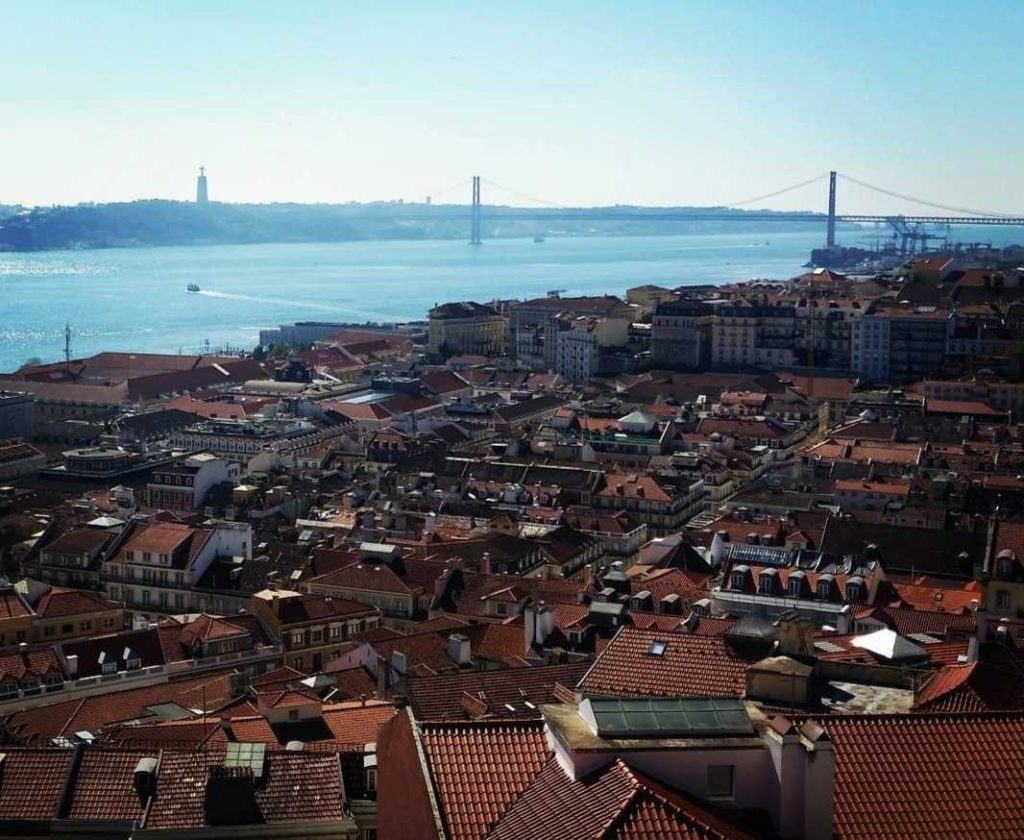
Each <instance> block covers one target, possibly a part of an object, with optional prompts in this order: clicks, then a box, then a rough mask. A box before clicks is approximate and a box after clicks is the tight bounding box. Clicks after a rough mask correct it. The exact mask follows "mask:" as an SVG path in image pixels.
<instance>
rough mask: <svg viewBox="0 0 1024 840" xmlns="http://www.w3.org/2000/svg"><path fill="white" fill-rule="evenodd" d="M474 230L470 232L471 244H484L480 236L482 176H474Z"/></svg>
mask: <svg viewBox="0 0 1024 840" xmlns="http://www.w3.org/2000/svg"><path fill="white" fill-rule="evenodd" d="M472 219H473V221H472V230H471V233H470V238H469V244H470V245H482V244H483V240H482V239H481V238H480V176H479V175H474V176H473V216H472Z"/></svg>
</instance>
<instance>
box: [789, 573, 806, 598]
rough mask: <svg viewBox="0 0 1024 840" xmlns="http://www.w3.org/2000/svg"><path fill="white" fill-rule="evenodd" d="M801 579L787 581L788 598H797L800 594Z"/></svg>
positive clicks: (801, 588)
mask: <svg viewBox="0 0 1024 840" xmlns="http://www.w3.org/2000/svg"><path fill="white" fill-rule="evenodd" d="M803 583H804V582H803V579H802V578H798V577H791V578H790V579H789V597H790V598H799V597H800V593H801V592H802V591H803Z"/></svg>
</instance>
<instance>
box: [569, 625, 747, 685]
mask: <svg viewBox="0 0 1024 840" xmlns="http://www.w3.org/2000/svg"><path fill="white" fill-rule="evenodd" d="M655 640H658V641H663V642H665V650H664V653H663V654H662V655H660V656H654V655H652V654H650V653H648V650H649V649H650V647H651V643H652V642H654V641H655ZM754 661H755V660H752V659H749V658H746V657H743V656H741V655H740V654H739V653H737V652H736V651H735V650H734V649H733V647H732V646H731V645H730V644H729V642H728V641H727V640H726V639H724V638H722V637H720V636H704V635H691V634H679V633H666V632H664V631H662V630H641V629H639V628H636V627H623V628H622V629H621V630H620V631H619V632H618V634H616V636H615V637H614V638H613V639H612V640H611V642H610V643H609V644H608V646H607V647H606V648H605V649H604V651H602V653H601V654H600V655H599V656H598V657H597V660H596V661H595V662H594V665H593V667H592V668H591V669H590V671H589V672H588V673H587V674H586V676H584V677H583V679H582V680H580V684H579V689H580V690H581V691H584V692H587V693H593V694H611V695H652V696H662V697H664V696H687V695H688V696H698V697H702V696H733V697H742V696H743V694H744V693H745V692H746V687H747V683H746V673H747V668H748V667H749V666H750V665H751V664H752V663H753V662H754Z"/></svg>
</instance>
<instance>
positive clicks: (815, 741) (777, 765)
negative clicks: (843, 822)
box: [764, 715, 835, 840]
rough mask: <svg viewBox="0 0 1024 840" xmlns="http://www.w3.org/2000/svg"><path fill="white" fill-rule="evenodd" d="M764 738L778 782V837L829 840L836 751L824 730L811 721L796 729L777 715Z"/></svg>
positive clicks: (785, 719)
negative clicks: (821, 839) (823, 839)
mask: <svg viewBox="0 0 1024 840" xmlns="http://www.w3.org/2000/svg"><path fill="white" fill-rule="evenodd" d="M764 737H765V739H766V741H767V742H768V749H769V752H770V753H771V756H772V761H771V762H770V766H772V767H774V769H775V773H776V775H777V777H778V783H779V784H778V796H779V802H778V809H777V810H778V813H779V823H778V826H777V830H778V834H779V836H781V837H807V838H811V837H813V838H818V837H821V838H828V840H831V838H832V836H833V832H832V819H833V810H834V788H835V753H834V751H833V748H832V742H831V741H830V740H829V738H828V735H827V734H826V733H825V730H824V729H823V728H822V727H821V726H820V725H819V724H817V723H815V722H814V721H807V722H806V723H805V724H804V725H803V726H802V727H801V728H800V729H799V730H797V728H796V727H795V726H794V725H793V724H792V723H791V722H790V721H789V720H788V719H787V718H785V717H783V716H781V715H779V716H778V717H776V718H775V719H773V720H772V721H771V722H770V724H769V726H768V729H767V731H766V732H765V736H764Z"/></svg>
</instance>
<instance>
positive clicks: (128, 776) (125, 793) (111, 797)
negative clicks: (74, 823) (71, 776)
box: [67, 749, 153, 821]
mask: <svg viewBox="0 0 1024 840" xmlns="http://www.w3.org/2000/svg"><path fill="white" fill-rule="evenodd" d="M150 756H153V752H152V751H148V752H144V751H141V750H139V751H134V750H125V749H117V750H106V749H87V750H85V752H84V754H83V755H82V763H81V764H80V765H79V766H78V771H77V773H76V774H75V783H74V787H73V792H72V795H71V803H70V807H69V810H68V814H67V819H69V820H133V821H134V820H138V819H141V817H142V805H141V803H140V802H139V795H138V794H137V793H136V792H135V789H134V786H133V782H134V778H135V767H136V765H138V763H139V760H140V759H142V758H146V757H150Z"/></svg>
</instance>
